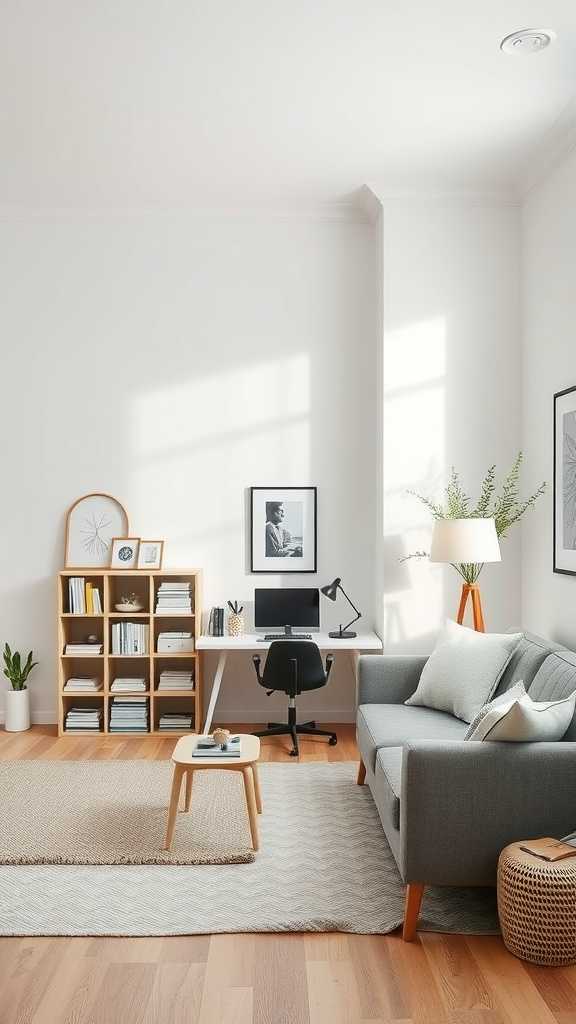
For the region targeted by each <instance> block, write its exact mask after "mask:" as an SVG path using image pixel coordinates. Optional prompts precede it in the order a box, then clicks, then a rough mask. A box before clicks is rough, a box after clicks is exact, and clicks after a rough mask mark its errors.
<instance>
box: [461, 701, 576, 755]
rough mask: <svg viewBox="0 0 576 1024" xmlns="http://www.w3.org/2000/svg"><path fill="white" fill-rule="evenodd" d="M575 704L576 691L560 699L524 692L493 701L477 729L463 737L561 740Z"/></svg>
mask: <svg viewBox="0 0 576 1024" xmlns="http://www.w3.org/2000/svg"><path fill="white" fill-rule="evenodd" d="M502 696H508V694H503V695H502ZM575 703H576V691H574V693H572V694H571V695H570V696H569V697H564V699H563V700H545V701H534V700H532V698H531V697H530V695H529V694H528V693H525V694H524V696H523V697H517V698H516V699H514V698H513V699H512V700H510V701H508V702H503V703H501V704H500V705H499V706H497V707H495V704H496V701H492V704H491V705H490V707H489V708H488V709H487V711H486V714H485V715H484V716H483V717H482V719H481V721H480V722H478V725H477V726H476V728H475V729H474V730H473V731H472V730H471V729H469V730H468V733H466V736H465V737H464V738H465V739H467V740H490V742H492V741H499V742H500V743H543V742H545V741H554V740H561V739H562V737H563V735H564V733H565V732H566V730H567V728H568V726H569V725H570V722H571V721H572V717H573V715H574V705H575ZM469 733H470V735H469Z"/></svg>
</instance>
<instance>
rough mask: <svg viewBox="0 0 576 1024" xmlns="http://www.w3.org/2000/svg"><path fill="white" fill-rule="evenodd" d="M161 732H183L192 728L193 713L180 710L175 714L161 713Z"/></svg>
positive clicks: (159, 725)
mask: <svg viewBox="0 0 576 1024" xmlns="http://www.w3.org/2000/svg"><path fill="white" fill-rule="evenodd" d="M158 728H159V730H160V732H182V731H183V730H184V729H191V728H192V713H190V714H188V712H186V711H180V712H178V713H174V714H165V715H160V721H159V723H158Z"/></svg>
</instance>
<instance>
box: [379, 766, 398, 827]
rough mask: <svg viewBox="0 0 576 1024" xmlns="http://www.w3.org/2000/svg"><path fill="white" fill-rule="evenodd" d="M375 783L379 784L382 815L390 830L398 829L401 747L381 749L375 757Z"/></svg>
mask: <svg viewBox="0 0 576 1024" xmlns="http://www.w3.org/2000/svg"><path fill="white" fill-rule="evenodd" d="M376 781H377V784H378V783H379V784H380V790H381V804H382V810H381V813H382V811H383V813H384V814H385V815H386V819H387V821H388V822H389V823H390V824H391V825H392V828H395V829H396V830H398V829H399V828H400V792H401V789H402V747H382V748H381V749H380V750H379V751H378V756H377V757H376Z"/></svg>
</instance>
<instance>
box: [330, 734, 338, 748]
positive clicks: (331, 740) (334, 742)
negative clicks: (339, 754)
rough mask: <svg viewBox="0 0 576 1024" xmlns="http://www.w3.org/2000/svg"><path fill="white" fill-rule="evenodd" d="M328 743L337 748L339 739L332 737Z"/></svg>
mask: <svg viewBox="0 0 576 1024" xmlns="http://www.w3.org/2000/svg"><path fill="white" fill-rule="evenodd" d="M328 743H329V744H330V746H331V747H335V746H336V744H337V743H338V737H337V736H331V737H330V739H329V740H328Z"/></svg>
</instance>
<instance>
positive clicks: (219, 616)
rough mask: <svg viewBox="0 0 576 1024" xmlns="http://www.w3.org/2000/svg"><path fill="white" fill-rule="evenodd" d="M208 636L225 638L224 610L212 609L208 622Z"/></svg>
mask: <svg viewBox="0 0 576 1024" xmlns="http://www.w3.org/2000/svg"><path fill="white" fill-rule="evenodd" d="M208 636H224V609H223V608H211V609H210V618H209V620H208Z"/></svg>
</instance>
